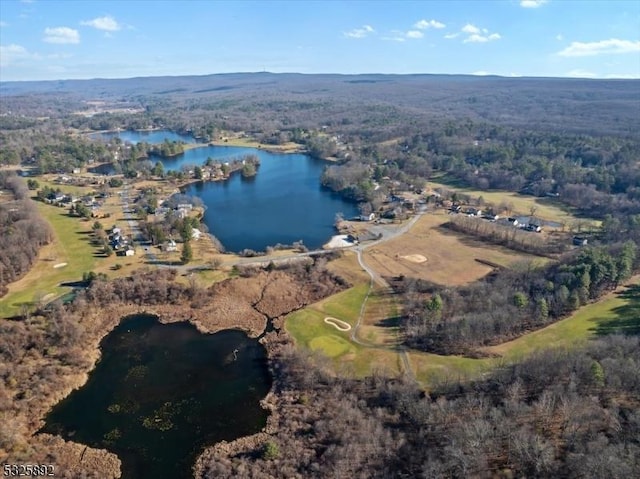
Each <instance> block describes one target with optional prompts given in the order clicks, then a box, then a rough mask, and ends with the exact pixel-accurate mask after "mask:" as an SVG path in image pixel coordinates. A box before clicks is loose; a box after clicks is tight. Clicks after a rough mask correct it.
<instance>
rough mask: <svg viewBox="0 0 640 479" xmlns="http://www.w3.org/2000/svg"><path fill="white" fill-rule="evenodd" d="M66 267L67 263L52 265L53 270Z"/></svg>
mask: <svg viewBox="0 0 640 479" xmlns="http://www.w3.org/2000/svg"><path fill="white" fill-rule="evenodd" d="M66 265H67V263H58V264H54V265H53V267H54V268H55V269H57V268H64V267H65V266H66Z"/></svg>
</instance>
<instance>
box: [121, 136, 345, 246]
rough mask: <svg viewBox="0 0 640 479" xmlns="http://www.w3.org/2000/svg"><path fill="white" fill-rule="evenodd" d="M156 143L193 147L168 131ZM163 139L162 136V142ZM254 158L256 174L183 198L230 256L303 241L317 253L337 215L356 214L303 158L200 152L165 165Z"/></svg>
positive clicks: (317, 165) (317, 166) (318, 166)
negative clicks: (196, 204)
mask: <svg viewBox="0 0 640 479" xmlns="http://www.w3.org/2000/svg"><path fill="white" fill-rule="evenodd" d="M148 133H149V132H137V131H127V132H121V133H120V134H119V135H120V138H121V139H122V140H123V141H130V142H137V141H149V139H148V138H149V137H148ZM153 133H154V135H155V137H154V138H155V142H162V141H164V138H165V137H166V138H168V139H171V140H180V139H181V140H183V141H187V140H188V139H189V140H190V142H194V140H193V138H191V137H187V136H181V135H177V134H176V133H173V132H170V131H164V130H162V131H155V132H153ZM163 135H165V136H163ZM246 154H256V155H258V157H259V158H260V167H259V169H258V174H257V175H256V176H255V177H254V178H252V179H249V180H247V179H243V178H242V177H241V175H240V174H235V175H233V176H232V177H231V179H229V180H228V181H224V182H205V183H196V184H194V185H192V186H189V187H188V188H187V190H186V193H187V194H190V195H197V196H199V197H200V198H202V200H203V201H204V204H205V205H206V206H207V211H206V213H205V218H204V221H205V223H206V225H207V226H208V228H209V231H210V232H211V233H212V234H214V235H215V236H216V237H217V238H218V239H219V240H220V241H221V242H222V244H223V245H224V246H225V248H226V249H227V250H229V251H241V250H243V249H245V248H248V249H253V250H256V251H263V250H264V249H265V248H266V247H267V246H271V245H275V244H276V243H281V244H291V243H293V242H294V241H299V240H302V241H303V243H304V244H305V246H307V247H308V248H310V249H316V248H319V247H321V246H322V245H323V244H324V243H325V242H327V241H328V240H329V238H330V237H331V236H332V235H333V234H335V232H334V227H333V224H334V222H335V217H336V213H342V214H343V215H344V216H345V217H346V218H348V217H352V216H355V215H357V214H358V209H357V205H356V204H355V203H352V202H349V201H345V200H344V199H342V198H340V197H339V196H338V195H336V194H335V193H333V192H331V191H329V190H327V189H326V188H323V187H322V186H321V185H320V176H321V175H322V171H323V169H324V167H325V166H326V164H327V163H326V162H325V161H323V160H317V159H314V158H311V157H309V156H308V155H303V154H275V153H269V152H266V151H263V150H260V149H255V148H240V147H225V146H204V147H200V148H195V149H191V150H188V151H186V152H185V153H184V154H183V155H180V156H178V157H176V158H173V159H168V160H167V159H163V160H162V161H163V164H164V165H165V168H166V169H168V170H177V169H180V168H181V167H182V166H183V165H201V164H203V163H204V162H205V161H206V160H207V158H209V157H211V158H214V159H224V158H234V157H238V156H242V155H246Z"/></svg>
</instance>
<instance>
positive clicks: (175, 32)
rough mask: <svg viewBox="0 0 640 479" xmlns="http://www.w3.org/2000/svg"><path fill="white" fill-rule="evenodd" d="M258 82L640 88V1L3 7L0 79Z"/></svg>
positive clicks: (10, 0) (15, 2)
mask: <svg viewBox="0 0 640 479" xmlns="http://www.w3.org/2000/svg"><path fill="white" fill-rule="evenodd" d="M263 70H267V71H271V72H300V73H452V74H453V73H465V74H496V75H503V76H555V77H567V76H578V77H594V78H640V0H623V1H602V2H597V1H571V0H548V1H545V0H504V1H480V0H475V1H474V0H472V1H459V2H457V1H444V2H438V1H420V2H409V1H393V2H385V1H373V2H365V1H352V2H340V1H331V0H325V1H322V2H313V1H285V2H272V1H268V0H263V1H258V2H241V1H233V2H222V1H211V0H207V1H197V0H185V1H181V2H178V1H162V0H160V1H157V0H156V1H151V0H148V1H132V0H128V1H119V0H112V1H82V0H75V1H55V0H0V81H10V80H52V79H70V78H126V77H134V76H152V75H187V74H195V75H201V74H210V73H227V72H244V71H263Z"/></svg>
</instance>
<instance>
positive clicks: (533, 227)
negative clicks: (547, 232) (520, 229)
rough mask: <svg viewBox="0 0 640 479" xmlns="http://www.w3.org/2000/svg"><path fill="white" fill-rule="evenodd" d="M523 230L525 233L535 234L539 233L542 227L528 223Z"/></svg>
mask: <svg viewBox="0 0 640 479" xmlns="http://www.w3.org/2000/svg"><path fill="white" fill-rule="evenodd" d="M525 229H526V230H527V231H535V232H536V233H540V232H541V231H542V226H540V225H538V224H535V223H529V224H528V225H527V226H525Z"/></svg>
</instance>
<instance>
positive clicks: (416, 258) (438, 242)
mask: <svg viewBox="0 0 640 479" xmlns="http://www.w3.org/2000/svg"><path fill="white" fill-rule="evenodd" d="M447 221H448V215H447V214H446V213H444V212H442V211H438V212H435V213H428V214H425V215H423V216H422V217H420V218H419V219H418V221H417V222H416V224H415V225H414V226H413V227H412V228H411V229H410V230H409V231H408V232H406V233H405V234H403V235H401V236H399V237H397V238H394V239H392V240H390V241H387V242H384V243H381V244H379V245H376V246H374V247H373V248H369V249H367V250H365V252H364V259H365V261H366V262H367V264H368V265H369V266H370V267H371V268H373V269H374V270H376V271H377V272H378V274H380V275H382V276H399V275H404V276H407V277H413V278H421V279H425V280H429V281H433V282H435V283H439V284H446V285H462V284H467V283H470V282H472V281H475V280H477V279H479V278H482V277H483V276H485V275H487V274H488V273H490V272H491V271H492V268H491V267H490V266H488V265H487V264H483V263H481V262H479V261H483V262H488V263H490V264H497V265H500V266H505V267H506V266H509V265H511V264H513V263H515V262H517V261H522V260H535V261H543V260H542V259H541V258H539V257H537V256H533V255H529V254H525V253H519V252H515V251H512V250H510V249H507V248H504V247H501V246H494V245H490V244H487V243H484V242H482V241H479V240H476V239H473V238H470V237H467V236H465V235H461V234H458V233H454V232H452V231H448V230H446V229H444V228H441V225H442V224H444V223H446V222H447ZM478 260H479V261H478Z"/></svg>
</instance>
